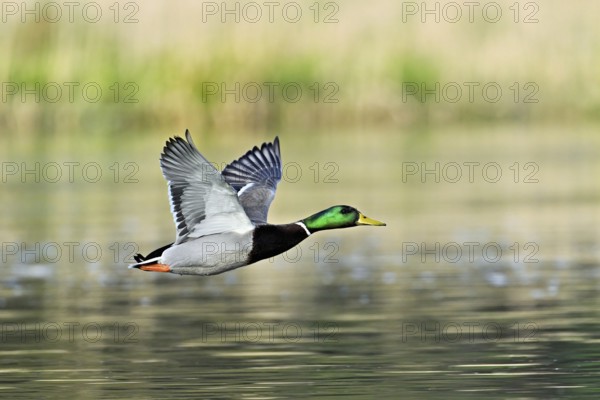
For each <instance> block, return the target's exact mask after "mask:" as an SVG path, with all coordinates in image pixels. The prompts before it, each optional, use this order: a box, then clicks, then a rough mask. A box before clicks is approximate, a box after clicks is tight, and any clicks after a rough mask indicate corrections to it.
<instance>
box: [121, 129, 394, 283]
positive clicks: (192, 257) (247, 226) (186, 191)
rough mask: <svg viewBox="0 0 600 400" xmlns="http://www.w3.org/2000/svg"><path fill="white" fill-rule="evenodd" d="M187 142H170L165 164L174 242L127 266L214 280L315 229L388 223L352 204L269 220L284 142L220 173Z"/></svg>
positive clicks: (253, 153) (266, 146) (163, 157)
mask: <svg viewBox="0 0 600 400" xmlns="http://www.w3.org/2000/svg"><path fill="white" fill-rule="evenodd" d="M185 137H186V139H187V140H184V139H182V138H181V137H178V136H176V137H174V138H171V139H169V140H168V141H167V144H166V145H165V147H164V149H163V153H162V154H161V157H160V167H161V169H162V172H163V175H164V177H165V179H166V180H167V182H168V183H169V197H170V202H171V212H172V213H173V219H174V220H175V225H176V227H177V237H176V239H175V242H174V243H171V244H168V245H166V246H163V247H161V248H159V249H156V250H154V251H153V252H151V253H150V254H148V255H147V256H145V257H144V256H142V255H141V254H137V255H136V256H135V257H134V259H135V261H136V262H137V263H136V264H133V265H130V266H129V268H139V269H141V270H143V271H155V272H171V273H175V274H181V275H216V274H220V273H222V272H225V271H229V270H232V269H235V268H239V267H242V266H245V265H248V264H252V263H255V262H257V261H259V260H263V259H265V258H269V257H273V256H276V255H278V254H281V253H283V252H284V251H286V250H288V249H291V248H292V247H294V246H296V245H297V244H298V243H300V242H301V241H303V240H304V239H306V238H307V237H309V236H310V235H312V234H313V233H315V232H318V231H322V230H326V229H338V228H349V227H352V226H358V225H375V226H385V224H384V223H383V222H379V221H376V220H374V219H371V218H367V217H365V216H364V215H363V214H362V213H360V212H359V211H358V210H356V209H355V208H353V207H350V206H343V205H342V206H333V207H330V208H328V209H326V210H323V211H320V212H318V213H316V214H313V215H311V216H310V217H308V218H305V219H302V220H300V221H296V222H292V223H290V224H283V225H272V224H268V223H267V213H268V211H269V206H270V205H271V202H272V201H273V198H274V197H275V191H276V189H277V184H278V182H279V181H280V180H281V173H282V168H281V155H280V151H279V138H277V137H276V138H275V140H274V141H273V143H263V145H262V146H261V147H260V148H258V147H256V146H255V147H254V148H253V149H252V150H250V151H248V152H247V153H246V154H244V155H243V156H242V157H240V158H239V159H238V160H236V161H233V162H232V163H231V164H229V165H227V167H225V168H224V169H223V171H222V172H221V173H219V171H217V169H216V168H215V167H214V166H213V165H212V164H211V163H210V162H209V161H207V160H206V158H204V157H203V156H202V154H200V152H199V151H198V149H197V148H196V146H195V145H194V142H193V141H192V137H191V135H190V132H189V131H188V130H186V131H185Z"/></svg>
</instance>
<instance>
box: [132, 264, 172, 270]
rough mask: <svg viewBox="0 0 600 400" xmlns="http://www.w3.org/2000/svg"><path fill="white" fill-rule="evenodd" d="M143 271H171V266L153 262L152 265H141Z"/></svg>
mask: <svg viewBox="0 0 600 400" xmlns="http://www.w3.org/2000/svg"><path fill="white" fill-rule="evenodd" d="M140 269H141V270H142V271H152V272H171V267H169V266H168V265H165V264H152V265H142V266H141V267H140Z"/></svg>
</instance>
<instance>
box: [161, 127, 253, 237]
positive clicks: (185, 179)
mask: <svg viewBox="0 0 600 400" xmlns="http://www.w3.org/2000/svg"><path fill="white" fill-rule="evenodd" d="M185 137H186V139H187V141H186V140H184V139H182V138H180V137H175V138H171V139H169V140H168V141H167V144H166V145H165V148H164V149H163V153H162V154H161V158H160V167H161V169H162V172H163V175H164V177H165V179H166V180H167V182H168V183H169V196H170V202H171V212H172V214H173V219H174V221H175V226H176V227H177V239H176V240H175V243H176V244H180V243H183V242H185V241H187V240H188V239H189V238H197V237H201V236H206V235H212V234H215V233H221V232H228V231H237V230H247V229H252V228H253V225H252V222H250V219H249V218H248V216H247V215H246V213H245V211H244V208H243V207H242V205H241V204H240V202H239V200H238V197H237V193H236V191H235V190H234V189H233V188H232V187H231V186H230V185H229V184H228V183H227V182H226V181H225V179H223V177H222V176H221V174H220V173H219V171H217V170H216V169H215V167H214V166H213V165H212V164H211V163H210V162H208V160H206V158H204V157H203V156H202V154H200V152H199V151H198V149H197V148H196V146H195V145H194V142H193V141H192V137H191V135H190V132H189V131H188V130H186V131H185Z"/></svg>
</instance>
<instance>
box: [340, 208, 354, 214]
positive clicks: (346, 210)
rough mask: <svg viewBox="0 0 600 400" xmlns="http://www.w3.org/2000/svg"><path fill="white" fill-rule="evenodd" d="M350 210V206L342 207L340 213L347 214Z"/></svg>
mask: <svg viewBox="0 0 600 400" xmlns="http://www.w3.org/2000/svg"><path fill="white" fill-rule="evenodd" d="M350 212H352V210H351V209H350V207H344V208H342V211H341V213H342V214H348V213H350Z"/></svg>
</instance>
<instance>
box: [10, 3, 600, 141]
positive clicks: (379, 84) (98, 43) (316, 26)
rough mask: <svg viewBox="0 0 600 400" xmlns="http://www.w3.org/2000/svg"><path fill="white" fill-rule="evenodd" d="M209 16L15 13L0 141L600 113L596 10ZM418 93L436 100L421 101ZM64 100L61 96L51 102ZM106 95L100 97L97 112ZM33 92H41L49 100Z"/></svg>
mask: <svg viewBox="0 0 600 400" xmlns="http://www.w3.org/2000/svg"><path fill="white" fill-rule="evenodd" d="M205 3H206V2H192V1H187V2H185V1H181V2H178V3H177V6H176V7H175V6H174V5H171V4H163V3H150V2H147V1H141V2H136V3H135V4H137V6H138V9H137V10H135V14H134V15H133V17H134V19H136V20H137V22H134V23H123V21H122V20H123V18H124V14H126V13H125V11H127V12H129V11H131V10H129V9H127V10H125V9H124V7H125V5H124V4H120V7H122V8H123V9H122V10H121V11H122V13H121V15H120V21H119V22H115V21H114V19H115V18H114V15H113V13H112V12H111V9H110V7H111V5H112V4H113V3H110V2H100V3H99V4H101V5H102V10H103V13H104V14H103V18H102V19H101V20H100V21H99V22H97V23H89V22H86V21H85V20H84V19H82V18H81V15H80V14H78V13H77V12H76V13H75V17H74V21H73V22H70V21H68V18H67V15H63V16H62V18H61V20H60V21H58V22H49V21H47V20H45V19H44V18H41V20H40V21H39V22H35V21H34V20H33V17H31V16H29V17H26V21H25V22H24V23H23V22H21V19H22V18H23V17H22V16H21V15H20V14H17V15H16V16H13V15H3V18H5V19H6V22H3V23H2V24H0V51H1V52H2V54H3V57H2V58H1V59H0V82H2V85H3V86H2V107H1V108H0V129H2V131H3V132H7V133H8V134H11V133H22V134H27V133H33V134H35V133H38V132H44V133H45V134H47V133H56V134H61V135H63V134H69V133H70V132H75V131H81V130H85V131H88V132H94V131H96V132H115V133H117V132H122V131H123V130H130V131H138V130H140V131H141V130H144V129H148V128H150V127H151V128H153V129H162V128H166V129H173V127H174V126H178V125H179V124H182V125H185V126H190V127H191V126H194V127H198V128H203V129H208V130H261V131H264V130H277V129H281V128H282V127H289V126H293V127H294V128H297V129H313V128H315V127H322V128H327V127H331V126H336V127H337V128H343V127H345V126H347V127H351V126H357V125H358V126H372V125H384V126H399V127H402V126H407V125H411V126H414V125H435V124H447V123H457V124H462V123H469V122H474V121H509V122H512V121H515V120H516V121H530V120H536V121H562V120H565V119H567V120H572V119H577V120H587V119H596V118H597V116H598V110H600V90H599V88H600V75H599V74H598V71H597V66H598V65H600V62H599V61H600V29H599V28H598V24H597V23H596V21H595V18H596V17H595V16H597V15H598V12H599V11H600V4H598V3H592V2H587V3H586V4H585V8H586V12H585V13H582V12H581V11H582V10H581V7H576V6H574V5H572V4H569V3H566V2H558V1H551V2H544V3H543V4H539V10H538V11H537V12H536V15H535V17H536V18H537V19H538V22H535V23H524V22H523V21H522V20H523V16H522V15H521V17H520V19H521V21H519V22H518V23H517V22H515V21H514V15H513V14H512V12H511V11H510V9H509V7H510V6H511V4H512V3H510V4H509V2H507V3H506V4H505V3H504V2H501V3H500V4H501V5H502V7H503V12H504V14H503V17H502V19H501V20H500V21H498V22H496V23H490V22H487V21H485V20H484V19H483V18H482V17H481V13H480V12H479V13H477V12H476V13H475V15H474V22H472V23H471V22H469V20H468V17H467V15H463V17H462V19H461V20H460V21H458V22H456V23H451V22H448V21H445V20H444V18H443V15H442V18H441V20H440V22H436V21H435V18H434V17H433V16H429V17H427V19H426V21H425V23H423V22H422V21H421V15H420V14H417V15H406V14H403V7H405V4H404V3H402V2H394V1H382V2H379V3H378V4H377V5H375V4H366V3H360V2H347V3H346V2H345V3H336V4H337V5H338V9H337V11H336V10H333V11H335V14H332V15H333V16H334V17H335V18H336V19H337V20H338V22H334V23H324V22H323V19H324V15H325V14H327V15H329V14H330V13H331V12H332V10H330V9H326V8H325V7H326V4H329V3H319V4H320V10H321V14H320V16H319V18H318V19H319V21H318V22H315V19H317V18H316V17H315V15H314V12H313V9H311V7H314V4H317V3H314V2H313V1H300V2H298V4H300V5H301V6H302V10H303V12H304V14H303V17H302V18H301V19H300V21H298V22H296V23H290V22H287V21H285V20H284V19H283V18H282V17H281V14H280V13H277V12H276V13H275V14H274V21H273V22H272V23H271V22H269V21H268V20H267V16H266V15H263V17H262V19H261V20H260V21H258V22H255V23H251V22H248V21H246V20H244V18H243V17H244V16H243V15H242V18H241V21H240V22H239V23H236V22H235V21H234V20H233V17H232V16H229V17H227V18H229V19H228V20H227V21H226V22H225V23H223V22H221V18H222V16H221V15H220V14H218V15H211V16H207V15H206V14H205V13H203V8H202V7H203V4H205ZM15 4H17V3H15ZM23 4H25V3H23ZM41 4H44V3H41ZM115 4H117V3H115ZM215 4H217V5H218V4H221V3H215ZM227 4H228V7H230V8H233V7H234V2H229V3H227ZM241 4H242V5H243V4H244V3H241ZM415 4H417V3H415ZM419 4H421V3H419ZM428 4H429V3H428ZM433 4H434V2H431V4H430V5H429V7H430V8H432V7H434V6H433ZM31 7H33V6H31ZM263 11H264V10H263ZM404 11H405V10H404ZM463 11H464V10H463ZM522 11H523V12H524V11H525V10H522ZM203 19H205V21H204V22H203ZM403 20H405V21H406V22H403ZM90 83H92V84H93V85H92V86H91V87H87V86H85V85H86V84H90ZM473 83H476V86H475V87H474V98H473V99H469V95H468V91H469V86H468V85H469V84H473ZM489 83H493V84H495V85H497V86H498V87H500V88H501V89H502V94H501V97H500V98H499V100H498V101H488V100H487V99H486V98H485V96H482V92H481V88H482V87H484V86H485V85H486V84H489ZM36 84H37V85H39V89H36V86H35V85H36ZM407 84H409V85H413V86H410V87H411V88H415V87H418V88H419V90H420V89H421V88H425V89H426V90H428V91H429V92H428V94H427V95H425V96H423V93H422V92H419V93H416V94H411V93H409V92H408V90H407V86H406V85H407ZM15 85H16V86H15ZM47 85H49V86H47ZM68 85H71V86H68ZM236 85H238V86H236ZM269 85H270V86H269ZM286 85H287V86H286ZM288 86H289V87H288ZM57 87H58V88H60V90H61V91H62V95H61V96H60V97H59V98H58V100H56V101H54V99H55V98H56V97H57V96H56V95H55V92H56V90H58V89H57ZM84 87H85V88H87V89H89V92H88V94H90V93H91V95H89V96H88V97H89V98H88V99H86V98H85V95H84V94H83V93H82V90H83V89H84ZM96 87H100V89H101V90H102V94H101V96H99V100H98V101H91V100H90V98H92V99H94V90H95V88H96ZM285 87H288V89H289V92H287V94H286V93H284V91H283V89H284V88H285ZM298 87H299V88H301V90H302V93H301V95H299V96H297V94H296V93H295V90H296V89H297V88H298ZM71 88H73V90H74V91H73V99H69V90H70V89H71ZM215 88H218V92H217V93H214V94H211V93H208V92H207V90H209V89H212V90H214V89H215ZM257 88H258V89H259V90H261V92H260V93H258V92H256V90H257ZM457 88H458V89H460V90H461V91H462V93H461V94H458V93H456V89H457ZM24 89H26V90H32V89H33V90H34V91H36V90H37V91H38V92H40V93H41V98H40V99H39V102H38V101H37V99H36V97H35V95H33V94H23V90H24ZM222 89H226V90H230V91H231V90H233V91H236V92H237V96H238V98H236V94H233V93H231V92H227V93H226V94H224V95H223V92H222ZM492 89H493V88H492ZM15 90H16V92H15V93H13V92H14V91H15ZM270 90H273V92H272V93H270V92H269V91H270ZM11 91H12V92H11ZM457 95H460V98H459V99H458V101H454V100H455V99H456V96H457ZM528 96H529V97H528ZM256 99H257V100H256ZM296 99H297V101H296ZM255 100H256V101H255ZM526 100H533V102H527V101H526Z"/></svg>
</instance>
